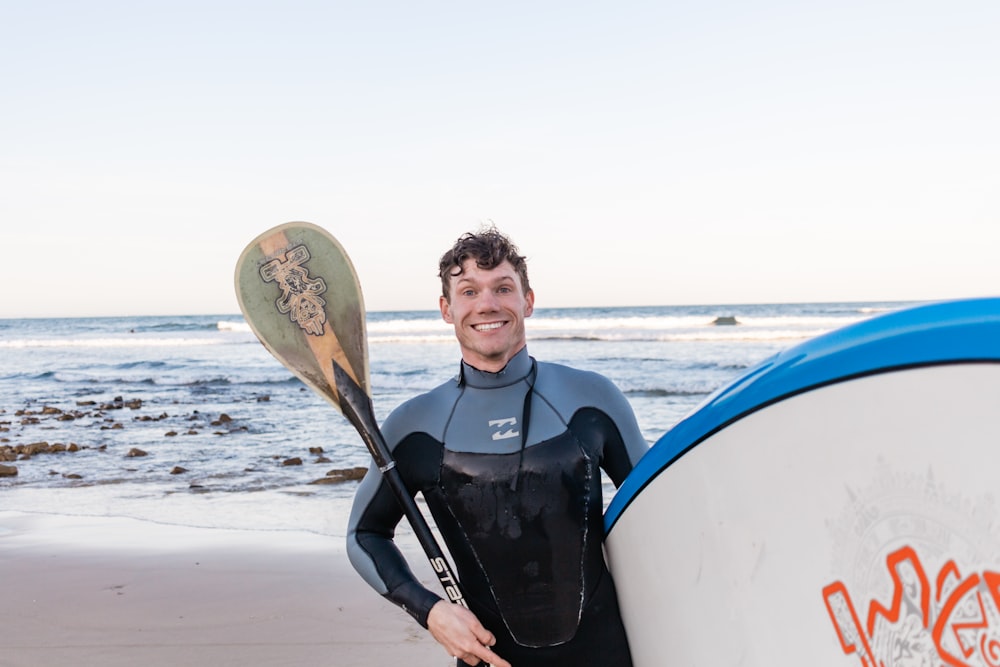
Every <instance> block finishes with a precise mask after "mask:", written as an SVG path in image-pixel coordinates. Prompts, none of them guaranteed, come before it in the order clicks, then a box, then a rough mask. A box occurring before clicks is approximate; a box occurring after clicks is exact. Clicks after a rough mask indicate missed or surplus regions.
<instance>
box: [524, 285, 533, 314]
mask: <svg viewBox="0 0 1000 667" xmlns="http://www.w3.org/2000/svg"><path fill="white" fill-rule="evenodd" d="M524 300H525V302H527V305H526V306H525V307H524V316H525V317H531V314H532V313H533V312H535V291H534V290H530V289H529V290H528V293H527V294H525V295H524Z"/></svg>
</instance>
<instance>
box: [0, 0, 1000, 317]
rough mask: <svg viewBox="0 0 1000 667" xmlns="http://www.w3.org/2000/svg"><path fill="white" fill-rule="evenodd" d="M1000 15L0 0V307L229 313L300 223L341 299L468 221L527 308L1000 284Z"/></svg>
mask: <svg viewBox="0 0 1000 667" xmlns="http://www.w3.org/2000/svg"><path fill="white" fill-rule="evenodd" d="M998 34H1000V3H998V2H996V0H981V1H965V0H952V1H950V2H920V1H916V0H907V1H905V2H904V1H901V0H899V1H882V2H880V1H878V0H865V1H863V2H862V1H854V0H847V1H839V2H823V3H818V2H780V1H776V0H767V1H758V2H752V1H751V2H685V3H681V2H670V1H668V0H657V1H651V2H629V1H627V0H626V1H622V0H618V1H615V2H610V1H609V2H600V3H598V2H585V1H582V0H575V1H573V2H569V1H566V2H562V1H552V2H546V1H544V0H534V1H532V2H513V1H509V0H508V1H507V2H491V3H486V2H475V1H470V0H463V1H458V0H456V1H454V2H422V1H420V0H410V1H403V0H400V1H395V2H388V1H367V2H362V1H360V0H359V1H357V2H338V1H335V0H326V1H296V0H281V1H280V2H278V1H275V2H253V1H247V0H240V1H233V2H213V1H211V0H198V1H197V2H190V1H187V0H170V1H164V2H143V1H141V0H128V1H121V2H107V1H102V0H93V1H91V2H77V1H73V2H53V1H49V0H34V1H31V2H28V1H25V2H16V1H14V0H7V1H6V2H2V4H0V56H2V57H0V91H2V93H0V94H2V103H0V224H2V230H3V231H2V237H0V238H2V240H3V246H2V247H3V253H4V256H3V261H2V262H0V282H2V284H3V285H4V287H3V289H4V292H3V299H2V300H0V317H34V316H88V315H143V314H224V313H237V312H238V310H239V309H238V306H237V304H236V299H235V296H234V292H233V285H232V282H233V279H232V274H233V269H234V266H235V263H236V259H237V257H238V256H239V254H240V252H241V251H242V249H243V248H244V246H245V245H246V244H247V243H249V242H250V241H251V240H252V239H253V238H254V237H255V236H257V235H258V234H259V233H261V232H263V231H264V230H266V229H268V228H270V227H272V226H274V225H277V224H280V223H282V222H286V221H290V220H308V221H310V222H314V223H316V224H319V225H321V226H323V227H325V228H327V229H328V230H329V231H330V232H331V233H333V234H334V235H335V236H336V237H337V238H338V239H339V240H340V241H341V243H342V244H343V245H344V247H345V248H346V249H347V251H348V252H349V253H350V255H351V256H352V258H353V260H354V263H355V266H356V268H357V271H358V273H359V276H360V278H361V282H362V288H363V290H364V292H365V298H366V302H367V306H368V308H369V309H371V310H393V309H433V308H436V307H437V295H438V281H437V277H436V271H437V259H438V257H439V256H440V255H441V253H442V252H443V251H444V250H445V249H447V248H448V247H449V246H450V245H451V243H452V242H453V241H454V240H455V238H457V237H458V236H459V235H460V234H461V233H462V232H464V231H467V230H470V229H476V228H477V227H479V226H480V224H482V223H484V222H486V221H493V222H494V223H495V224H496V225H497V226H498V227H499V228H500V229H502V230H504V231H506V232H508V233H509V234H510V235H511V236H512V237H513V239H514V241H515V242H516V243H518V245H519V246H520V247H521V250H522V251H523V252H524V253H525V254H526V255H527V256H528V257H529V267H530V272H531V278H532V283H533V286H534V287H535V291H536V297H537V299H536V305H537V306H539V307H561V306H619V305H670V304H698V303H704V304H719V303H766V302H798V301H839V300H861V301H867V300H911V299H912V300H927V299H940V298H955V297H968V296H982V295H997V294H1000V39H998V38H997V35H998Z"/></svg>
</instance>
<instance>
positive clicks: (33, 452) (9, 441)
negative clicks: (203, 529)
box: [0, 396, 367, 490]
mask: <svg viewBox="0 0 1000 667" xmlns="http://www.w3.org/2000/svg"><path fill="white" fill-rule="evenodd" d="M143 408H144V404H143V401H142V399H139V398H132V399H125V398H123V397H122V396H116V397H115V398H114V399H113V400H111V401H107V402H97V401H77V402H76V404H75V405H74V407H72V408H60V407H57V406H54V405H42V406H41V407H26V408H21V409H18V410H16V411H14V412H13V413H9V412H8V411H7V410H6V409H0V478H15V477H17V476H18V475H19V474H20V470H19V465H21V466H27V465H34V464H36V463H37V462H38V461H40V460H45V459H50V460H51V461H56V460H58V461H59V462H60V464H61V466H62V467H63V468H65V469H67V470H70V472H60V471H57V470H49V472H48V475H49V476H50V477H55V476H61V477H62V478H63V479H66V480H73V481H77V483H79V482H80V481H82V480H85V479H87V475H86V474H84V472H80V471H79V470H78V469H75V468H74V464H73V463H72V458H70V459H68V460H67V459H66V458H63V457H67V456H70V457H71V456H72V455H74V454H79V453H80V452H86V451H88V450H90V451H99V452H108V450H109V445H108V443H106V442H105V443H101V444H80V443H78V442H76V441H75V439H74V438H62V437H59V439H58V440H54V441H50V439H42V438H39V435H40V434H39V433H38V431H56V432H58V433H59V434H60V435H65V434H66V433H67V429H65V428H60V427H65V426H66V425H67V423H73V424H75V425H82V426H84V427H86V428H85V431H84V432H87V431H92V430H95V429H96V430H97V431H123V430H125V429H126V428H127V424H129V422H132V423H136V424H143V425H145V426H147V427H148V426H149V425H150V423H151V422H168V421H169V423H170V424H173V426H171V427H169V428H168V430H166V431H164V432H163V433H162V438H177V437H181V436H195V435H200V434H202V433H210V434H212V435H214V436H227V435H232V434H234V433H245V432H246V431H248V427H247V426H246V425H245V424H239V423H238V422H237V421H236V420H234V419H233V418H232V417H230V416H229V415H228V414H226V413H224V412H221V413H218V414H214V415H207V414H204V413H202V412H200V411H198V410H194V411H192V412H190V413H186V414H175V415H169V414H167V413H166V412H160V413H158V414H148V413H142V410H143ZM124 412H134V413H138V414H134V415H131V418H130V419H127V418H124V417H123V416H122V414H123V413H124ZM177 423H184V424H185V427H183V428H178V427H177V426H176V424H177ZM149 449H152V448H151V447H149ZM149 454H150V452H149V451H147V450H146V449H143V448H141V447H138V446H132V447H129V448H128V450H127V451H126V452H125V453H124V454H123V455H122V456H123V458H125V459H138V458H143V457H146V456H149ZM310 457H311V461H312V463H315V464H323V463H330V462H331V461H330V459H329V458H327V457H326V456H324V452H323V448H322V447H308V448H306V450H305V451H303V452H302V454H301V455H293V456H288V455H287V453H286V454H274V455H272V456H271V457H270V458H271V460H272V461H273V462H274V465H275V466H280V467H286V468H287V467H291V466H301V465H304V464H305V463H306V460H307V459H309V458H310ZM163 468H164V470H165V471H166V472H167V473H168V474H169V475H185V474H188V473H191V472H192V471H191V470H189V469H188V468H187V467H185V466H182V465H180V464H179V463H178V462H175V461H170V462H165V463H164V464H163ZM366 471H367V469H366V468H364V467H357V466H352V467H348V468H333V469H330V470H329V471H327V472H326V474H325V475H323V476H321V477H318V478H316V479H314V480H312V481H311V482H308V483H309V484H339V483H343V482H348V481H354V480H358V479H361V477H363V476H364V474H365V472H366ZM248 472H249V470H248ZM89 482H90V483H100V480H95V479H90V480H89ZM190 488H191V489H192V490H198V489H201V488H203V487H202V485H200V484H198V483H195V482H192V483H191V484H190Z"/></svg>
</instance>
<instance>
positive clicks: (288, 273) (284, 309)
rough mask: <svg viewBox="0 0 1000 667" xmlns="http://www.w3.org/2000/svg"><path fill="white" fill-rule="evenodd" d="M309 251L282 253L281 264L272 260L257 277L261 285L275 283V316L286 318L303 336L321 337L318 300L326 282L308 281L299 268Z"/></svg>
mask: <svg viewBox="0 0 1000 667" xmlns="http://www.w3.org/2000/svg"><path fill="white" fill-rule="evenodd" d="M309 257H310V255H309V249H308V248H306V247H305V246H304V245H300V246H295V247H294V248H292V249H291V250H289V251H288V252H286V253H285V261H284V262H283V261H281V259H280V258H279V259H272V260H271V261H270V262H268V263H267V264H265V265H264V266H262V267H260V277H261V278H263V279H264V282H267V283H270V282H277V283H278V287H279V288H281V296H279V297H278V298H277V300H275V302H274V305H275V306H276V307H277V309H278V312H280V313H282V314H284V315H288V317H289V319H290V320H291V321H292V322H295V323H296V324H298V325H299V327H300V328H301V329H302V330H303V331H305V332H306V333H307V334H312V335H314V336H322V335H323V325H324V324H326V311H324V310H323V308H324V306H326V301H325V300H324V299H323V298H322V297H321V296H320V295H321V294H323V293H324V292H326V282H325V281H324V280H323V279H322V278H310V277H309V271H308V270H307V269H306V268H305V267H304V266H303V264H305V263H306V262H308V261H309Z"/></svg>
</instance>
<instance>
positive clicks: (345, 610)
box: [0, 510, 454, 667]
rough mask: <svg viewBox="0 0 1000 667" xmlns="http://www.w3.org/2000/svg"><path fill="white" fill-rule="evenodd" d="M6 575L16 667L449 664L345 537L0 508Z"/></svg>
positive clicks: (415, 552)
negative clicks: (360, 570) (369, 578)
mask: <svg viewBox="0 0 1000 667" xmlns="http://www.w3.org/2000/svg"><path fill="white" fill-rule="evenodd" d="M400 542H401V547H402V548H403V550H404V552H405V553H406V555H407V557H408V558H409V559H410V561H411V563H413V565H414V566H417V565H418V564H419V563H420V562H421V560H422V558H421V554H420V552H419V547H418V546H417V545H416V541H415V540H414V539H412V537H411V536H409V535H400ZM428 569H429V568H428ZM0 572H2V573H3V576H2V582H3V583H2V584H0V589H2V594H0V624H2V627H3V628H4V630H5V635H6V636H7V637H8V639H7V640H6V641H5V642H4V644H5V646H4V651H3V658H2V660H0V663H2V664H3V665H5V666H8V667H28V666H29V665H30V666H32V667H48V666H56V665H68V664H101V665H106V666H109V667H119V666H120V667H134V665H139V664H141V665H144V667H174V666H176V665H179V664H205V665H209V664H211V665H217V666H224V665H234V666H236V665H239V666H241V667H242V666H244V665H275V666H277V665H282V666H293V665H303V666H304V665H331V666H336V667H354V666H357V667H362V666H368V665H374V664H378V663H382V662H386V661H388V662H389V663H390V664H415V665H429V666H431V667H433V666H435V665H440V666H441V667H446V666H450V665H453V664H454V663H453V660H452V659H450V658H449V657H448V656H447V654H446V653H445V651H444V649H442V648H441V647H440V646H438V645H437V643H436V642H434V640H433V639H432V638H431V637H430V635H429V634H428V633H427V632H426V631H425V630H424V629H423V628H421V627H420V626H419V625H418V624H417V623H416V622H414V621H413V620H412V619H411V618H410V617H409V616H408V615H407V614H406V613H405V612H403V611H402V610H400V609H398V608H396V607H395V606H394V605H392V604H391V603H389V602H387V601H386V600H384V599H383V598H382V597H381V596H379V595H378V594H377V593H375V591H373V590H372V589H371V588H370V587H369V586H368V585H367V584H366V583H365V582H364V581H363V580H362V579H361V578H360V577H359V576H358V575H357V573H355V572H354V569H353V568H352V567H351V565H350V563H349V562H348V560H347V556H346V554H345V552H344V546H343V540H342V539H341V538H339V537H332V536H324V535H317V534H314V533H308V532H302V531H280V532H276V531H255V530H233V529H225V528H195V527H189V526H181V525H173V524H161V523H154V522H151V521H147V520H139V519H131V518H115V517H103V516H69V515H63V514H40V513H32V512H26V511H21V510H17V511H12V510H0ZM418 576H421V579H426V581H427V582H429V583H428V586H429V587H432V586H433V581H434V580H433V575H431V574H430V573H426V574H425V573H423V572H418Z"/></svg>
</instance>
